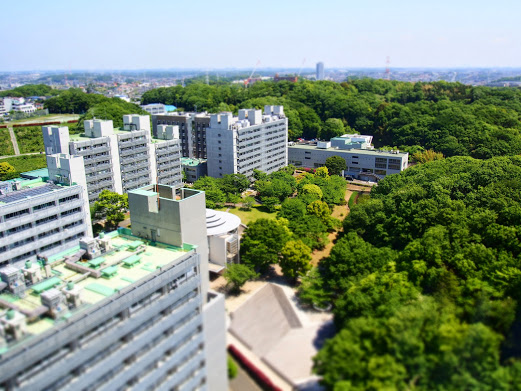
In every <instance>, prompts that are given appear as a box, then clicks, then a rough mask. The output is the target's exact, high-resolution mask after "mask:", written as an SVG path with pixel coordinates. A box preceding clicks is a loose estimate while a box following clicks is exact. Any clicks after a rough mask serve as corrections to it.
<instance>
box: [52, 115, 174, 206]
mask: <svg viewBox="0 0 521 391" xmlns="http://www.w3.org/2000/svg"><path fill="white" fill-rule="evenodd" d="M123 123H124V127H123V129H114V127H113V124H112V121H106V120H88V121H85V122H84V127H85V133H83V134H80V135H69V131H68V128H67V127H61V128H60V127H54V126H44V127H42V132H43V140H44V145H45V153H46V154H55V153H68V154H70V155H73V156H82V157H83V159H84V164H85V175H86V182H87V191H88V198H89V202H91V203H92V202H94V201H96V199H97V198H98V196H99V194H100V193H101V192H102V191H103V190H110V191H114V192H117V193H120V194H123V193H126V192H128V191H129V190H133V189H137V188H139V187H142V186H145V185H148V184H150V183H152V182H156V181H159V182H160V183H163V184H165V185H180V184H181V183H182V169H181V154H180V142H179V132H178V130H177V129H176V127H164V128H162V132H161V134H160V136H159V137H155V138H152V137H151V134H150V120H149V116H147V115H144V116H141V115H125V116H123Z"/></svg>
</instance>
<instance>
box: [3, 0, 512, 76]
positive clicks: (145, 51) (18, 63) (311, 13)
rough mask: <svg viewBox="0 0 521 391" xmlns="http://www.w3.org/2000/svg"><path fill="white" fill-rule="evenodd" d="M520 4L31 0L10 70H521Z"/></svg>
mask: <svg viewBox="0 0 521 391" xmlns="http://www.w3.org/2000/svg"><path fill="white" fill-rule="evenodd" d="M520 15H521V1H519V0H494V1H491V0H486V1H484V0H473V1H470V0H451V1H449V0H436V1H425V0H414V1H413V0H387V1H382V0H357V1H354V0H344V1H342V0H315V1H308V0H300V1H294V0H277V1H274V0H264V1H251V0H242V1H237V0H232V1H226V0H222V1H216V0H185V1H179V0H146V1H144V0H140V1H137V0H124V1H123V0H121V1H120V0H103V1H102V0H87V1H80V0H46V1H41V0H37V1H36V0H24V1H8V2H7V1H6V2H2V4H0V37H1V38H0V71H26V70H76V69H81V70H104V69H119V70H123V69H175V68H184V69H186V68H198V69H207V70H214V69H222V68H245V69H253V67H254V66H255V64H256V63H257V61H260V65H259V68H269V67H273V68H277V67H287V68H299V67H301V65H302V64H303V63H304V64H305V67H314V66H315V63H316V62H318V61H322V62H324V64H325V67H326V68H328V67H330V68H332V67H339V68H356V67H378V68H383V67H385V65H386V57H387V56H389V58H390V66H391V68H392V67H397V68H398V67H423V68H425V67H437V68H443V67H521V22H520Z"/></svg>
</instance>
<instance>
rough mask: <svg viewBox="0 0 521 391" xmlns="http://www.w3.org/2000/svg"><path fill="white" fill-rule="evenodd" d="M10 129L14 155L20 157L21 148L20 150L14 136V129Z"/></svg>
mask: <svg viewBox="0 0 521 391" xmlns="http://www.w3.org/2000/svg"><path fill="white" fill-rule="evenodd" d="M8 129H9V135H10V136H11V143H13V148H14V154H15V155H20V148H18V142H17V141H16V136H15V135H14V132H13V128H8Z"/></svg>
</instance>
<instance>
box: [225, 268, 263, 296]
mask: <svg viewBox="0 0 521 391" xmlns="http://www.w3.org/2000/svg"><path fill="white" fill-rule="evenodd" d="M258 276H259V275H258V274H257V273H255V271H253V270H252V269H251V268H250V267H248V266H247V265H243V264H240V263H232V264H230V265H228V266H227V267H226V270H225V271H224V273H223V277H224V278H225V280H226V285H227V286H228V288H229V289H230V291H231V292H234V293H239V292H240V291H241V288H242V286H243V285H244V284H246V282H247V281H249V280H253V279H255V278H257V277H258Z"/></svg>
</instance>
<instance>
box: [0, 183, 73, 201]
mask: <svg viewBox="0 0 521 391" xmlns="http://www.w3.org/2000/svg"><path fill="white" fill-rule="evenodd" d="M13 182H14V181H10V182H9V186H12V185H13ZM18 182H20V190H12V191H10V192H8V193H6V194H3V195H0V206H1V205H6V204H10V203H13V202H17V201H20V200H24V199H26V198H32V197H36V196H39V195H42V194H46V193H51V192H53V191H56V190H61V189H63V188H64V186H63V185H57V184H54V183H52V182H45V181H44V179H43V178H37V179H23V178H19V179H18Z"/></svg>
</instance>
